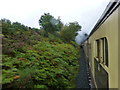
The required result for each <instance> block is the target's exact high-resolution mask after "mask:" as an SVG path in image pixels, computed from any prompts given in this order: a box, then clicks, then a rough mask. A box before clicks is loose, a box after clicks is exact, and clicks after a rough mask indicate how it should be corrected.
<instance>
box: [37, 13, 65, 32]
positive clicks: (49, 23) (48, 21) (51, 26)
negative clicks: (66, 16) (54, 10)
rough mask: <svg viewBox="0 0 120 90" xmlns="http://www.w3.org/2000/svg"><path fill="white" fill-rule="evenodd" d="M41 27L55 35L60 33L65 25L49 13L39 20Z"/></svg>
mask: <svg viewBox="0 0 120 90" xmlns="http://www.w3.org/2000/svg"><path fill="white" fill-rule="evenodd" d="M39 25H40V26H41V28H42V29H44V30H45V31H46V32H50V33H54V32H56V31H60V29H61V28H62V25H63V24H62V22H61V21H60V19H59V18H58V19H55V18H54V17H53V16H52V15H50V14H49V13H44V15H42V16H41V18H40V19H39Z"/></svg>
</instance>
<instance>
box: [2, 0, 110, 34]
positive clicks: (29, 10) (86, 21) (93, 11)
mask: <svg viewBox="0 0 120 90" xmlns="http://www.w3.org/2000/svg"><path fill="white" fill-rule="evenodd" d="M109 1H110V0H0V18H6V19H9V20H11V21H12V22H15V21H18V22H20V23H23V24H24V25H27V26H30V27H36V28H39V24H38V20H39V18H40V16H41V15H43V14H44V13H48V12H49V13H50V14H51V15H53V16H54V17H55V18H58V16H60V18H61V21H62V22H63V23H64V24H66V23H69V22H74V21H77V22H78V23H79V24H80V25H81V26H82V30H83V31H86V32H87V33H89V32H90V31H91V29H92V28H93V26H94V25H95V23H96V22H97V20H98V19H99V18H100V16H101V14H102V13H103V11H104V10H105V8H106V6H107V4H108V2H109Z"/></svg>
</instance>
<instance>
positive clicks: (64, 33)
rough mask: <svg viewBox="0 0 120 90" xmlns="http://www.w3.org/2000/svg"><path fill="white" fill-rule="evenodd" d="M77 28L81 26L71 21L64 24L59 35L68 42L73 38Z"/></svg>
mask: <svg viewBox="0 0 120 90" xmlns="http://www.w3.org/2000/svg"><path fill="white" fill-rule="evenodd" d="M79 30H81V26H80V25H79V24H78V22H72V23H69V24H68V25H65V26H64V28H63V29H62V30H61V32H60V35H61V37H62V38H63V39H64V40H65V41H67V42H70V41H71V40H74V39H75V36H76V32H77V31H79Z"/></svg>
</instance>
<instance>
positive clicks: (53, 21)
mask: <svg viewBox="0 0 120 90" xmlns="http://www.w3.org/2000/svg"><path fill="white" fill-rule="evenodd" d="M50 22H51V23H52V24H53V25H57V24H59V21H58V20H56V19H55V18H51V20H50Z"/></svg>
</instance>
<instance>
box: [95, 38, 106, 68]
mask: <svg viewBox="0 0 120 90" xmlns="http://www.w3.org/2000/svg"><path fill="white" fill-rule="evenodd" d="M96 58H98V60H99V61H100V62H101V63H103V64H104V65H106V66H108V42H107V39H106V38H101V39H98V40H96Z"/></svg>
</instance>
